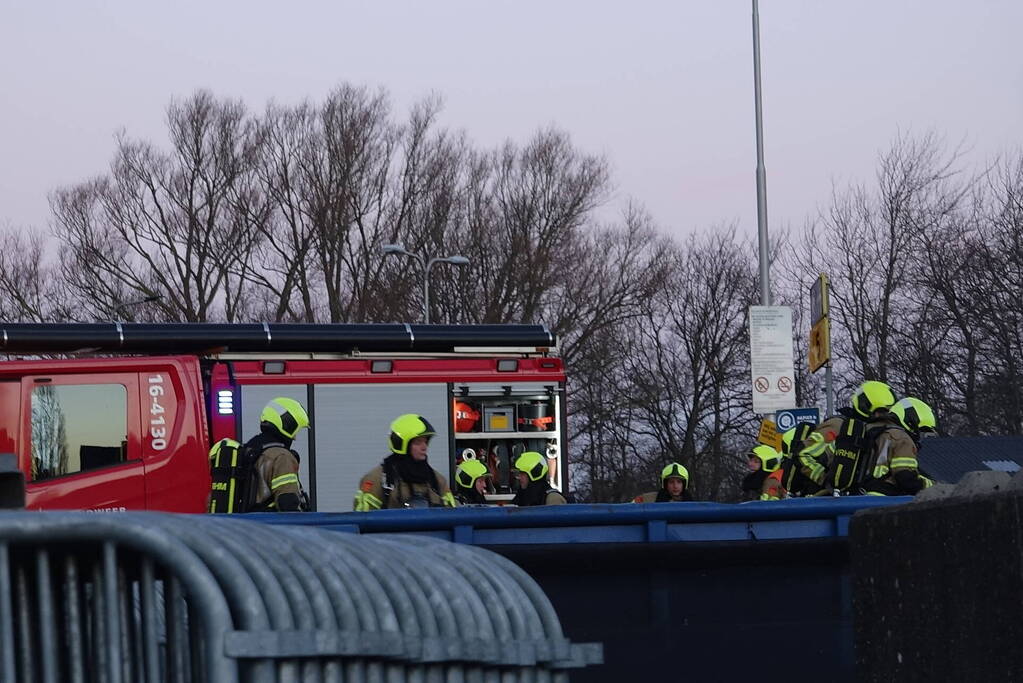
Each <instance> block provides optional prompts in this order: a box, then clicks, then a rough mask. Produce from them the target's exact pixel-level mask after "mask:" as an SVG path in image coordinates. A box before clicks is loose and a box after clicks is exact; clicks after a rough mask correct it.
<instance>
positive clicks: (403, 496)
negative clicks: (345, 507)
mask: <svg viewBox="0 0 1023 683" xmlns="http://www.w3.org/2000/svg"><path fill="white" fill-rule="evenodd" d="M436 433H437V432H436V431H435V430H434V428H433V425H431V424H430V423H429V421H427V419H426V418H425V417H423V416H422V415H416V414H414V413H408V414H406V415H401V416H399V417H397V418H395V420H394V422H392V423H391V432H390V435H389V436H388V444H389V445H390V447H391V454H390V455H389V456H387V458H385V459H384V461H383V462H382V463H380V464H379V465H377V466H376V467H374V468H373V469H372V470H370V471H369V472H368V473H367V474H366V476H364V477H363V478H362V480H361V481H360V482H359V490H358V491H356V492H355V505H354V509H355V510H356V512H369V511H370V510H379V509H380V508H427V507H457V506H458V503H457V502H455V497H454V495H452V493H451V489H449V488H448V482H447V480H446V479H444V477H443V476H442V475H441V473H440V472H438V471H437V470H435V469H433V468H432V467H430V463H429V462H428V460H427V457H428V451H429V447H430V437H432V436H433V435H435V434H436Z"/></svg>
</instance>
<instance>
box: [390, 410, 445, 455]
mask: <svg viewBox="0 0 1023 683" xmlns="http://www.w3.org/2000/svg"><path fill="white" fill-rule="evenodd" d="M436 433H437V431H436V430H435V429H434V428H433V425H431V424H430V423H429V422H428V421H427V420H426V418H425V417H423V416H422V415H416V414H415V413H407V414H405V415H400V416H398V417H397V418H395V420H394V422H392V423H391V435H390V436H389V437H388V443H389V444H390V446H391V452H392V453H397V454H398V455H407V454H408V445H409V442H410V441H412V439H416V438H419V437H420V436H426V437H430V436H433V435H434V434H436Z"/></svg>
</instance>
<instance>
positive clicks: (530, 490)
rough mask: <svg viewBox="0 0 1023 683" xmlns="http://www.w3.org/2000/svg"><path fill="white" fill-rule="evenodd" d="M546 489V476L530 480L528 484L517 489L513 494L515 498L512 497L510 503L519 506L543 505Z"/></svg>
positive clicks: (545, 500)
mask: <svg viewBox="0 0 1023 683" xmlns="http://www.w3.org/2000/svg"><path fill="white" fill-rule="evenodd" d="M548 490H549V489H548V487H547V478H546V477H544V478H543V479H541V480H540V481H531V482H529V486H527V487H526V488H524V489H519V492H518V493H516V494H515V498H513V499H512V504H513V505H518V506H519V507H529V506H531V505H545V504H546V503H547V491H548Z"/></svg>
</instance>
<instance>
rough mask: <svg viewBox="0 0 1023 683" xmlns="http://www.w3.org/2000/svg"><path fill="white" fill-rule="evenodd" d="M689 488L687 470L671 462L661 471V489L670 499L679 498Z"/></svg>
mask: <svg viewBox="0 0 1023 683" xmlns="http://www.w3.org/2000/svg"><path fill="white" fill-rule="evenodd" d="M688 486H689V470H687V469H686V468H685V467H683V466H682V465H680V464H679V463H677V462H673V463H671V464H669V465H668V466H667V467H665V468H664V469H663V470H661V488H662V489H664V490H665V491H667V492H668V495H669V496H671V497H672V498H681V497H682V494H683V493H685V490H686V488H687V487H688Z"/></svg>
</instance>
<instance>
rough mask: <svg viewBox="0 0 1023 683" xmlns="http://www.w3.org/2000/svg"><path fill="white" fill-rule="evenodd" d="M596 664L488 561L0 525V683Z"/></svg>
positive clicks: (402, 677) (22, 517) (97, 521)
mask: <svg viewBox="0 0 1023 683" xmlns="http://www.w3.org/2000/svg"><path fill="white" fill-rule="evenodd" d="M601 658H602V647H601V645H599V644H592V643H590V644H573V643H570V642H569V641H568V640H567V639H565V637H564V635H563V633H562V630H561V624H560V622H559V620H558V616H557V614H555V612H554V609H553V607H552V606H551V603H550V601H549V600H548V599H547V596H546V595H545V594H544V593H543V591H542V590H541V589H540V588H539V586H538V585H537V584H536V583H535V582H534V581H533V580H532V579H531V578H530V577H529V576H528V575H527V574H525V572H523V571H522V570H521V569H519V568H518V567H517V566H516V565H514V564H513V563H511V562H510V561H508V560H506V559H504V558H502V557H500V556H498V555H496V554H494V553H491V552H488V551H486V550H483V549H480V548H475V547H470V546H465V545H457V544H452V543H448V542H446V541H441V540H437V539H431V538H423V537H414V536H402V535H386V534H381V535H374V536H358V535H352V534H338V533H335V532H331V531H324V530H321V529H315V528H304V527H287V526H277V527H275V526H270V525H266V524H260V523H257V522H253V521H249V520H243V519H238V518H232V517H227V516H212V515H211V516H202V515H169V514H161V513H101V514H95V513H92V514H90V513H82V512H3V513H0V681H3V682H5V683H6V682H7V681H18V682H20V683H35V682H37V681H38V682H41V683H57V682H58V681H59V682H63V681H68V682H70V683H100V682H103V683H131V682H134V681H144V682H156V681H160V682H163V681H166V682H169V683H171V682H172V683H186V682H188V683H191V682H206V683H229V682H231V681H254V682H256V683H262V682H267V683H269V682H271V681H282V682H283V681H302V682H303V683H314V682H319V681H323V682H324V683H331V682H342V681H344V682H359V681H374V682H376V681H379V682H381V683H383V682H387V683H391V682H396V681H422V682H424V683H431V682H433V681H437V682H438V683H439V682H441V681H443V682H451V683H457V682H459V681H465V682H467V683H472V682H476V681H480V682H486V683H490V682H496V683H506V682H507V683H510V682H512V681H516V682H527V681H535V682H536V683H544V682H547V681H550V682H552V683H561V682H563V681H567V680H568V671H569V670H570V669H573V668H578V667H582V666H586V665H587V664H597V663H600V661H601Z"/></svg>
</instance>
